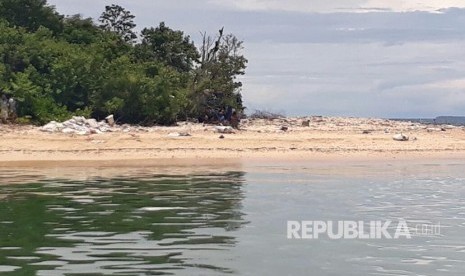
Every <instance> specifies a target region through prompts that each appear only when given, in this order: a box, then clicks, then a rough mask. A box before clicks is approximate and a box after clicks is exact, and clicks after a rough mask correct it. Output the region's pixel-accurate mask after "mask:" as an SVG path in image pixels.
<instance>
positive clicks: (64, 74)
mask: <svg viewBox="0 0 465 276" xmlns="http://www.w3.org/2000/svg"><path fill="white" fill-rule="evenodd" d="M98 23H99V24H96V23H95V22H94V20H93V19H91V18H82V17H81V16H80V15H73V16H68V17H65V16H63V15H60V14H59V13H57V12H56V11H55V9H54V7H53V6H49V5H47V3H46V0H2V1H1V2H0V60H1V62H0V89H1V90H2V92H3V93H6V94H8V95H9V96H12V97H14V98H15V99H16V100H17V102H18V113H19V114H18V115H19V116H20V117H30V118H31V119H32V120H33V121H34V122H37V123H45V122H48V121H50V120H62V119H66V118H68V117H70V116H72V115H75V114H79V115H85V116H93V117H95V118H98V119H101V118H103V117H105V116H106V115H108V114H115V116H116V118H117V119H118V120H119V121H120V122H128V123H142V124H171V123H173V122H175V121H176V120H179V119H186V118H203V117H204V115H205V114H206V113H207V112H211V111H212V110H214V111H215V110H216V111H218V110H221V109H225V108H228V107H232V108H236V109H238V110H242V109H243V106H242V100H241V94H240V87H241V83H240V82H239V81H237V79H236V77H237V76H238V75H242V74H244V70H245V68H246V64H247V60H246V59H245V58H244V56H243V55H242V54H241V50H242V42H241V41H239V40H238V39H237V38H236V37H235V36H233V35H223V30H220V32H219V34H218V35H217V37H215V38H214V39H213V38H210V37H207V36H206V35H205V36H204V41H203V45H201V46H200V47H199V48H197V47H196V46H195V45H194V43H193V41H191V39H190V37H189V36H187V35H185V34H184V33H183V32H182V31H179V30H173V29H171V28H169V27H168V26H166V25H165V23H163V22H161V23H160V24H159V26H157V27H156V28H153V27H151V28H144V29H143V30H142V32H141V35H140V37H137V35H136V32H135V30H134V28H135V27H136V25H135V23H134V16H133V15H132V14H131V13H130V12H129V11H127V10H125V9H124V8H123V7H121V6H118V5H111V6H107V7H106V8H105V10H104V11H103V13H102V15H101V17H100V18H99V20H98Z"/></svg>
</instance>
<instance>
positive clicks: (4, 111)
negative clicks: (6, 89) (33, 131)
mask: <svg viewBox="0 0 465 276" xmlns="http://www.w3.org/2000/svg"><path fill="white" fill-rule="evenodd" d="M0 118H1V120H2V123H4V124H6V122H7V120H8V99H7V97H6V95H5V94H3V95H2V100H1V102H0Z"/></svg>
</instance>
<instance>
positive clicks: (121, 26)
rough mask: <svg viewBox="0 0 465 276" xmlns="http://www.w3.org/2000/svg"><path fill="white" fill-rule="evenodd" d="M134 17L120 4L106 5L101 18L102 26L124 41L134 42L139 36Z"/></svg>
mask: <svg viewBox="0 0 465 276" xmlns="http://www.w3.org/2000/svg"><path fill="white" fill-rule="evenodd" d="M134 18H135V16H134V15H132V14H131V13H130V12H129V11H127V10H126V9H124V8H123V7H121V6H119V5H111V6H106V7H105V11H104V12H103V13H102V15H101V16H100V18H99V21H100V23H101V25H100V27H101V28H103V29H104V30H107V31H110V32H113V33H116V34H117V35H118V36H120V37H121V39H122V40H123V41H125V42H131V43H132V42H134V40H135V39H136V38H137V35H136V33H135V32H134V28H135V27H136V24H135V23H134Z"/></svg>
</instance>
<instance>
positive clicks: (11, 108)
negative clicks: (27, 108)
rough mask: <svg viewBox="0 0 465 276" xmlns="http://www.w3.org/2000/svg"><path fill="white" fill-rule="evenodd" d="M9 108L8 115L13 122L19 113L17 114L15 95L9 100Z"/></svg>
mask: <svg viewBox="0 0 465 276" xmlns="http://www.w3.org/2000/svg"><path fill="white" fill-rule="evenodd" d="M8 110H9V113H8V117H9V118H10V120H11V121H12V122H15V121H16V118H17V116H18V115H17V114H16V100H15V99H14V98H13V97H10V99H9V100H8Z"/></svg>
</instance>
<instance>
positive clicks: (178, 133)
mask: <svg viewBox="0 0 465 276" xmlns="http://www.w3.org/2000/svg"><path fill="white" fill-rule="evenodd" d="M188 136H191V135H190V134H189V133H187V132H171V133H170V134H168V137H188Z"/></svg>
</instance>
